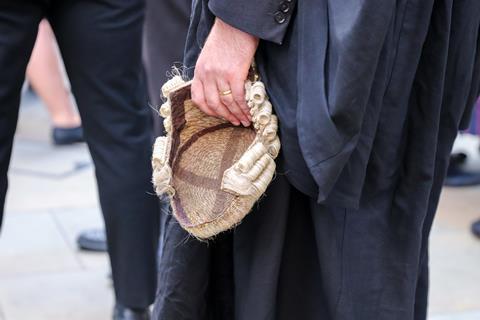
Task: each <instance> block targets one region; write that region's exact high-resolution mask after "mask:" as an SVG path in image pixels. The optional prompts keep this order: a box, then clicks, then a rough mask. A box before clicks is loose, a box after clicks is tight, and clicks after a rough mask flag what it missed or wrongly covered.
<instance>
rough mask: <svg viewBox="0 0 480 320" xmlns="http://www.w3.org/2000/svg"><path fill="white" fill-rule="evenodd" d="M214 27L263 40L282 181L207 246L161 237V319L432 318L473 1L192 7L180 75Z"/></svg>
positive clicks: (462, 121) (174, 233) (472, 61)
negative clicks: (436, 245) (440, 225)
mask: <svg viewBox="0 0 480 320" xmlns="http://www.w3.org/2000/svg"><path fill="white" fill-rule="evenodd" d="M287 7H288V8H287ZM279 12H280V14H279ZM213 14H214V15H216V16H218V17H219V18H221V19H222V20H224V21H226V22H227V23H230V24H232V25H234V26H236V27H237V28H239V29H242V30H244V31H247V32H249V33H252V34H254V35H257V36H259V37H260V38H261V39H262V41H261V44H260V47H259V50H258V53H257V57H256V60H257V63H258V65H259V68H260V71H261V75H262V78H263V80H264V82H265V83H266V86H267V90H268V93H269V95H270V97H271V100H272V102H273V105H274V108H275V112H276V113H277V115H278V116H279V119H280V130H281V139H282V150H283V151H282V157H281V158H280V159H279V160H278V164H279V174H278V176H277V178H276V180H275V181H274V182H273V183H272V185H271V186H270V188H269V189H268V190H267V196H266V197H265V198H264V199H263V200H262V201H261V202H260V203H259V205H258V207H256V208H255V209H254V210H253V212H252V213H251V214H250V215H249V216H248V217H247V218H246V219H245V221H244V222H243V224H241V225H240V226H238V227H237V228H236V229H235V230H234V231H233V232H231V233H227V234H224V235H222V236H221V237H219V238H218V239H217V240H216V241H213V242H211V243H210V244H209V245H207V244H204V243H199V242H196V241H194V240H185V239H186V235H185V233H184V232H182V231H181V230H180V229H179V227H178V225H177V224H176V223H175V222H174V221H173V220H171V221H170V223H168V226H167V232H166V235H165V236H166V238H165V239H164V240H165V242H164V246H163V250H162V256H161V268H160V278H159V286H160V289H159V295H158V297H157V305H156V309H155V310H156V316H157V318H158V319H162V320H163V319H236V320H250V319H255V320H256V319H262V320H264V319H265V320H267V319H268V320H270V319H271V320H277V319H307V320H309V319H348V320H350V319H352V320H358V319H360V320H363V319H365V320H369V319H382V320H383V319H398V320H408V319H426V309H427V294H428V235H429V232H430V228H431V225H432V221H433V217H434V215H435V211H436V208H437V204H438V199H439V196H440V191H441V186H442V182H443V179H444V176H445V172H446V168H447V164H448V159H449V154H450V151H451V147H452V144H453V141H454V139H455V136H456V134H457V132H458V129H459V128H463V127H465V125H466V124H467V123H468V120H469V116H470V113H471V109H472V106H473V104H474V100H475V98H476V97H477V95H478V91H479V79H480V78H479V77H480V73H479V67H480V64H479V59H478V58H479V55H480V51H479V50H478V49H479V48H478V43H479V25H480V1H477V0H461V1H459V0H398V1H385V0H346V1H337V0H302V1H298V2H297V1H294V0H291V1H289V0H285V1H283V2H281V3H279V2H277V1H273V0H268V1H255V0H234V1H232V0H210V2H209V3H208V1H205V0H203V1H196V2H195V4H194V12H193V15H192V23H191V28H190V33H189V40H188V42H187V52H186V53H187V54H186V62H187V66H192V65H194V63H195V59H196V57H197V56H198V53H199V51H200V48H201V46H202V44H203V42H204V41H205V37H206V35H207V34H208V30H209V28H210V27H211V23H212V21H213Z"/></svg>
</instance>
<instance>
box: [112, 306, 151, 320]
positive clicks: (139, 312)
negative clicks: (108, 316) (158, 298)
mask: <svg viewBox="0 0 480 320" xmlns="http://www.w3.org/2000/svg"><path fill="white" fill-rule="evenodd" d="M113 320H150V310H149V309H148V308H140V309H130V308H127V307H125V306H123V305H121V304H119V303H117V304H116V305H115V309H114V310H113Z"/></svg>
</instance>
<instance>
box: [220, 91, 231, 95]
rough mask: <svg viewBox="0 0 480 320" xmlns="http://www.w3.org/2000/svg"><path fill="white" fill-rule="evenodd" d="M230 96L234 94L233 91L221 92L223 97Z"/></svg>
mask: <svg viewBox="0 0 480 320" xmlns="http://www.w3.org/2000/svg"><path fill="white" fill-rule="evenodd" d="M229 94H232V90H230V89H229V90H225V91H220V95H221V96H228V95H229Z"/></svg>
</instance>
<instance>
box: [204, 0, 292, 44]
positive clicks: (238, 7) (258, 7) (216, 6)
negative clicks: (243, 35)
mask: <svg viewBox="0 0 480 320" xmlns="http://www.w3.org/2000/svg"><path fill="white" fill-rule="evenodd" d="M296 1H297V0H267V1H258V0H210V1H209V3H208V7H209V9H210V11H211V12H212V13H213V14H214V15H215V16H216V17H218V18H220V19H221V20H223V21H224V22H226V23H228V24H229V25H231V26H233V27H235V28H237V29H239V30H242V31H244V32H247V33H249V34H251V35H253V36H256V37H258V38H260V39H263V40H267V41H271V42H274V43H277V44H282V41H283V38H284V36H285V33H286V31H287V28H288V24H289V23H290V20H291V19H292V12H293V11H294V9H295V4H296Z"/></svg>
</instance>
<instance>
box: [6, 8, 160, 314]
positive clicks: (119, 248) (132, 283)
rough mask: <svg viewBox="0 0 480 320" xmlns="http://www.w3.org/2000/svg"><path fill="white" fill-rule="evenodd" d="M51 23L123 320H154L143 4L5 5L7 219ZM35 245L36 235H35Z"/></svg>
mask: <svg viewBox="0 0 480 320" xmlns="http://www.w3.org/2000/svg"><path fill="white" fill-rule="evenodd" d="M44 18H47V19H48V21H49V22H50V25H51V26H52V29H53V31H54V33H55V36H56V39H57V42H58V46H59V49H60V52H61V54H62V57H63V61H64V63H65V68H66V71H67V75H68V78H69V80H70V83H71V88H72V92H73V94H74V95H75V98H76V101H77V104H78V109H79V112H80V116H81V119H82V126H83V129H84V137H85V140H86V142H87V144H88V147H89V150H90V152H91V155H92V159H93V162H94V165H95V174H96V178H97V184H98V192H99V198H100V205H101V209H102V213H103V215H104V219H105V227H106V234H107V242H108V250H109V256H110V261H111V266H112V277H113V284H114V291H115V298H116V303H115V308H114V314H113V318H114V319H115V320H121V319H129V320H137V319H138V320H140V319H141V320H146V319H149V318H150V314H149V306H150V304H151V303H152V301H153V299H154V296H155V289H156V252H157V246H158V231H159V217H158V216H159V207H158V201H157V199H156V197H154V196H153V195H152V186H151V182H150V181H151V165H150V157H151V147H152V143H153V139H152V138H153V136H152V120H151V112H150V110H149V108H148V107H147V98H146V92H147V91H146V87H145V84H144V74H143V70H142V61H141V45H142V43H141V42H142V28H143V19H144V1H142V0H132V1H116V0H61V1H60V0H45V1H28V0H5V1H1V2H0V43H1V46H0V70H1V72H0V220H1V216H2V215H3V209H4V202H5V194H6V192H7V185H8V184H7V172H8V167H9V162H10V156H11V151H12V142H13V138H14V134H15V129H16V124H17V118H18V109H19V102H20V91H21V88H22V84H23V82H24V78H25V72H26V69H27V65H28V61H29V58H30V55H31V52H32V50H33V47H34V44H35V39H36V37H37V33H38V25H39V23H40V22H41V21H42V19H44ZM32 241H34V239H32Z"/></svg>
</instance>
